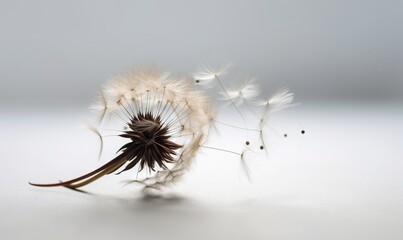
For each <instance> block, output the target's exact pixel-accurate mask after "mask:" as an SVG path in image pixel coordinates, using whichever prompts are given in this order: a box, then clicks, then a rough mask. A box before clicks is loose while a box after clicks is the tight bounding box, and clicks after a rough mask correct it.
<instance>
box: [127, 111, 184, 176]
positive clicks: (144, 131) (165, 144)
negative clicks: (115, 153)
mask: <svg viewBox="0 0 403 240" xmlns="http://www.w3.org/2000/svg"><path fill="white" fill-rule="evenodd" d="M128 127H129V128H128V129H129V130H127V131H124V133H123V134H121V135H120V136H121V137H124V138H129V139H130V140H131V141H130V142H129V143H127V144H125V145H124V146H123V147H121V148H120V149H119V151H122V155H123V154H124V155H125V156H127V158H128V160H129V161H130V163H129V164H128V165H127V166H126V167H125V169H123V170H122V171H121V172H124V171H127V170H129V169H131V168H133V167H134V166H136V165H137V164H138V163H140V169H139V171H141V170H142V169H143V168H144V167H145V166H147V167H149V168H150V169H151V170H153V171H155V164H158V166H159V167H161V168H163V169H167V167H166V165H165V163H173V162H174V161H175V160H174V156H176V152H175V150H177V149H179V148H181V147H182V146H181V145H179V144H176V143H174V142H172V141H170V140H169V139H170V138H171V136H170V134H169V127H168V126H164V124H162V123H161V118H160V117H159V116H157V117H154V116H153V115H152V114H151V113H142V112H139V113H137V115H136V116H134V117H133V118H132V120H131V122H130V123H129V124H128Z"/></svg>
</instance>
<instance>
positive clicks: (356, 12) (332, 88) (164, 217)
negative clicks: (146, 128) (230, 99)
mask: <svg viewBox="0 0 403 240" xmlns="http://www.w3.org/2000/svg"><path fill="white" fill-rule="evenodd" d="M402 12H403V2H402V1H357V0H352V1H311V0H305V1H290V0H282V1H211V0H207V1H168V0H167V1H162V0H161V1H128V0H126V1H18V0H13V1H1V0H0V123H1V129H2V131H1V134H0V149H1V154H2V155H1V158H0V164H1V166H2V167H1V168H0V239H24V240H25V239H45V240H46V239H51V240H54V239H66V240H70V239H86V240H87V239H115V238H119V239H134V238H136V239H175V240H177V239H220V240H221V239H242V240H243V239H265V240H267V239H309V240H311V239H354V240H356V239H365V240H369V239H403V234H402V230H401V226H402V223H403V174H402V172H403V161H402V159H403V151H402V150H401V148H402V142H403V127H402V122H403V108H402V103H403V94H402V93H403V80H402V77H403V70H402V69H403V68H402V66H403V65H402V63H403V27H402V26H403V14H402ZM216 60H219V61H226V60H229V61H231V62H232V63H233V64H234V67H233V69H232V71H231V73H232V76H234V77H235V78H233V79H242V78H244V77H256V79H257V81H258V83H259V84H260V85H261V86H262V92H263V94H264V95H267V94H269V93H271V92H273V91H274V90H276V89H278V88H280V87H284V86H286V87H289V88H290V89H291V91H293V92H294V93H295V96H296V102H299V103H301V104H300V105H298V107H294V108H292V109H290V110H288V111H286V112H285V113H282V114H280V115H279V116H277V117H275V118H274V119H273V122H272V125H271V126H270V127H271V128H272V129H274V130H275V131H276V132H277V133H278V134H277V135H276V134H273V136H270V137H271V138H270V139H271V142H270V145H269V153H270V155H269V156H270V157H269V159H257V161H249V162H248V164H250V168H251V170H252V174H253V175H252V176H253V182H252V183H251V184H250V183H248V182H245V181H244V179H243V178H240V175H239V168H238V165H237V162H236V161H235V162H234V159H233V158H231V156H228V154H225V153H223V152H211V151H201V152H200V154H199V155H198V158H197V161H196V164H195V166H194V168H193V169H192V172H191V173H190V174H189V175H188V176H187V177H186V179H185V181H184V182H183V183H181V184H180V185H178V186H177V187H175V188H174V189H173V190H172V191H173V193H174V195H173V197H172V196H170V195H168V198H166V199H142V198H140V197H139V189H137V188H135V187H134V186H127V187H125V188H120V186H121V182H120V181H121V180H127V179H130V178H131V177H132V175H130V174H127V175H123V174H122V175H121V176H119V177H117V176H110V177H105V178H104V179H101V180H99V181H97V182H95V183H93V184H91V186H88V187H86V188H85V189H86V190H88V191H90V192H94V193H95V194H94V195H85V194H80V193H77V192H73V191H70V190H68V189H63V188H52V189H40V188H33V187H31V186H29V185H28V184H27V182H28V181H34V182H53V181H57V180H58V179H69V178H72V177H75V176H77V175H81V174H83V173H84V172H86V171H89V170H92V169H94V168H95V167H96V166H99V165H100V164H103V163H104V162H105V161H106V160H107V159H108V157H104V158H102V159H101V160H100V161H99V162H97V160H96V156H97V150H98V149H97V148H96V147H94V146H98V145H97V144H98V142H97V139H96V138H95V136H93V135H92V134H91V133H89V132H88V131H86V130H84V129H81V128H79V127H77V125H79V124H78V122H79V121H80V120H82V119H84V120H85V119H91V117H93V116H92V115H90V113H89V111H88V110H87V107H88V106H89V105H90V104H91V103H92V102H93V100H94V98H95V96H96V93H97V91H98V90H99V89H100V86H101V85H102V84H103V83H104V82H105V80H106V79H107V78H109V77H111V76H113V75H115V74H117V73H121V72H125V71H127V70H129V69H130V68H131V67H132V66H133V65H149V64H153V63H155V64H157V65H159V66H161V67H163V68H165V69H168V70H173V71H175V72H180V73H182V74H188V73H192V72H193V71H195V70H196V69H197V67H198V66H200V65H202V64H204V63H205V62H206V63H212V62H213V63H214V62H215V61H216ZM229 79H232V78H229ZM226 84H230V83H229V82H226ZM234 114H235V113H234ZM236 117H237V115H236V116H235V115H230V114H223V116H222V118H223V119H224V120H226V119H234V118H236ZM301 128H304V129H306V130H307V133H306V134H305V135H301V134H299V131H300V130H301ZM221 130H222V131H221V132H220V133H221V138H219V139H212V141H211V142H209V144H212V145H213V146H222V144H224V145H225V143H227V140H228V139H234V138H235V137H234V136H233V135H234V133H233V131H231V129H225V128H224V129H221ZM283 133H288V138H283V137H282V134H283ZM114 143H116V142H113V140H110V142H108V144H106V149H105V152H107V153H110V155H112V156H113V153H114V151H116V144H114ZM225 147H229V148H231V147H233V146H225ZM235 160H237V159H235Z"/></svg>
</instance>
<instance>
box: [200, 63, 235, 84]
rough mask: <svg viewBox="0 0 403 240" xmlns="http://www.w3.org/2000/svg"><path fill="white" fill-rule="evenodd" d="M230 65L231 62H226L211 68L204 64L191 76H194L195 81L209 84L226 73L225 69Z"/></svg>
mask: <svg viewBox="0 0 403 240" xmlns="http://www.w3.org/2000/svg"><path fill="white" fill-rule="evenodd" d="M230 67H231V64H228V63H227V64H224V65H223V66H220V67H219V68H216V69H213V68H211V67H209V66H204V67H203V68H200V69H199V71H197V72H196V73H194V75H193V77H194V79H195V82H196V83H200V84H209V83H211V82H212V81H213V80H214V79H215V78H217V77H221V76H223V75H225V74H227V71H228V69H229V68H230Z"/></svg>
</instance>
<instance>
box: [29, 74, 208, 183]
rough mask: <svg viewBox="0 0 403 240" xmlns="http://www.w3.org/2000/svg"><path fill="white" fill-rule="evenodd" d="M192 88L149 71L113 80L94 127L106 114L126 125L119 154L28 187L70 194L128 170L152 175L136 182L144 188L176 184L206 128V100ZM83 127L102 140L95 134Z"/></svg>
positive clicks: (100, 103)
mask: <svg viewBox="0 0 403 240" xmlns="http://www.w3.org/2000/svg"><path fill="white" fill-rule="evenodd" d="M192 85H193V84H192V83H191V82H190V81H189V80H187V79H185V78H181V77H175V76H172V75H171V74H168V73H161V72H159V71H158V70H157V69H155V68H150V69H147V70H141V69H135V70H134V71H133V72H131V73H129V74H127V75H121V76H118V77H115V78H114V79H112V80H111V81H109V82H108V83H107V84H106V85H105V87H104V89H103V90H102V92H101V94H100V99H99V100H98V101H97V104H98V105H96V106H95V107H94V109H98V110H99V115H100V117H99V120H100V121H99V122H102V120H103V119H104V118H105V117H106V116H107V115H110V116H111V117H113V118H116V119H118V120H120V121H122V122H123V123H124V124H125V125H126V130H123V131H121V132H120V134H119V136H120V137H122V138H124V139H127V143H126V144H125V145H123V146H122V147H121V148H120V149H119V150H118V153H119V154H118V155H117V156H116V157H115V158H114V159H112V160H111V161H109V162H108V163H106V164H104V165H103V166H101V167H99V168H98V169H96V170H94V171H92V172H90V173H87V174H85V175H83V176H80V177H78V178H75V179H72V180H69V181H63V182H59V183H54V184H34V183H31V184H32V185H34V186H40V187H56V186H64V187H68V188H73V189H75V188H79V187H82V186H85V185H87V184H89V183H91V182H93V181H95V180H97V179H99V178H100V177H102V176H105V175H107V174H111V173H117V174H120V173H122V172H125V171H128V170H130V169H132V168H134V167H137V168H138V170H137V171H138V172H141V171H142V170H144V169H148V171H149V172H153V173H155V174H154V175H152V176H150V177H148V178H147V179H143V180H141V181H138V182H143V183H145V185H146V186H147V187H155V186H158V185H162V184H166V183H167V182H173V180H174V179H175V180H178V179H179V178H181V176H182V175H183V174H184V173H185V171H186V170H187V169H188V167H189V166H190V165H191V162H192V160H193V158H194V157H195V153H196V152H197V150H198V149H199V147H200V145H201V144H202V142H203V141H204V140H205V138H206V132H207V128H208V124H207V123H208V119H207V118H206V116H208V113H206V110H208V107H209V106H210V104H209V99H208V98H207V97H205V96H204V95H203V92H201V91H196V90H194V89H193V86H192ZM87 126H88V128H89V129H90V130H91V131H93V132H95V133H97V135H98V136H100V139H101V141H102V137H101V135H100V134H99V130H98V129H96V128H95V127H93V126H92V125H87ZM149 182H151V183H149Z"/></svg>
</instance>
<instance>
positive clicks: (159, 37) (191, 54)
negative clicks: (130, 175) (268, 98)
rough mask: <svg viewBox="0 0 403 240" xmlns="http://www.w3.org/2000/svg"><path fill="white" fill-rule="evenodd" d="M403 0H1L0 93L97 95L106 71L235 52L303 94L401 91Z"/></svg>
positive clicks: (176, 64)
mask: <svg viewBox="0 0 403 240" xmlns="http://www.w3.org/2000/svg"><path fill="white" fill-rule="evenodd" d="M402 9H403V3H402V1H371V0H370V1H311V0H307V1H289V0H286V1H18V0H16V1H1V7H0V29H1V42H0V43H1V44H0V53H1V54H0V66H1V71H0V79H1V86H0V89H1V90H0V91H1V92H0V101H1V105H3V106H4V105H6V106H13V105H18V106H27V105H31V104H35V105H34V106H37V107H45V106H49V105H53V106H58V105H59V104H64V105H66V104H74V105H77V104H80V105H82V104H88V103H89V102H91V101H92V100H93V96H94V95H95V94H94V92H95V90H97V89H99V86H100V84H101V83H103V82H104V81H105V79H106V78H108V77H110V76H113V75H114V74H115V73H120V72H122V71H126V70H128V69H130V67H132V66H133V65H137V64H140V65H146V64H150V63H156V64H158V65H159V66H162V67H165V68H167V69H173V70H175V71H179V72H181V73H183V74H187V73H191V72H192V71H194V70H195V69H196V68H197V67H198V66H200V65H202V64H203V63H204V62H209V61H211V59H212V58H219V59H220V60H230V61H231V62H232V63H234V64H235V69H236V70H237V71H239V72H240V75H241V76H253V77H256V78H257V79H258V80H260V82H261V84H262V85H263V89H267V91H273V89H277V88H278V87H283V86H287V87H289V88H291V89H292V90H293V91H294V92H295V93H296V96H297V98H298V99H299V100H303V101H306V100H312V101H317V100H320V101H322V100H334V101H349V100H359V101H367V100H370V101H372V100H393V101H394V100H402V99H403V96H402V95H403V94H401V93H402V92H403V81H402V76H403V70H402V67H401V66H402V63H403V58H402V56H403V46H402V45H403V28H402V18H403V17H402V14H401V13H402Z"/></svg>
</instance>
